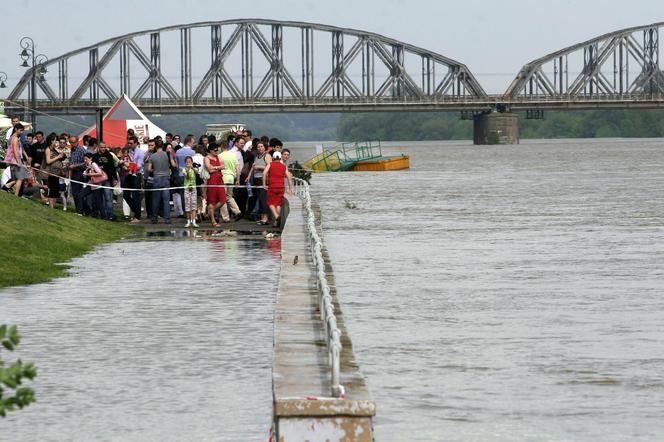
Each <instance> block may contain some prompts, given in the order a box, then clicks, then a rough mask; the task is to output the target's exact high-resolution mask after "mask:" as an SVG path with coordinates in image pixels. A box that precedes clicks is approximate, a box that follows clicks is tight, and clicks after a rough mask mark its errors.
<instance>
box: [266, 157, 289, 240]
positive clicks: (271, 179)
mask: <svg viewBox="0 0 664 442" xmlns="http://www.w3.org/2000/svg"><path fill="white" fill-rule="evenodd" d="M285 178H288V195H289V196H293V175H292V174H291V173H290V172H289V171H288V169H287V168H286V166H285V165H284V163H282V162H281V153H280V152H274V153H272V162H271V163H270V164H268V165H267V166H266V167H265V170H264V171H263V187H264V188H267V206H268V207H269V208H270V212H272V219H273V220H274V221H273V223H272V225H273V226H274V227H277V226H278V225H279V221H280V220H279V218H280V217H281V205H282V203H283V201H284V193H285V190H286V186H285V184H286V183H285ZM266 184H267V187H266Z"/></svg>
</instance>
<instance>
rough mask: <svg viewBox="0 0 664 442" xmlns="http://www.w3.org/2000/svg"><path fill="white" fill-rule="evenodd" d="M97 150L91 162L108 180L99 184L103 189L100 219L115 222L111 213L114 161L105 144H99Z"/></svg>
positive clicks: (114, 175)
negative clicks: (95, 164)
mask: <svg viewBox="0 0 664 442" xmlns="http://www.w3.org/2000/svg"><path fill="white" fill-rule="evenodd" d="M97 150H98V152H97V153H96V154H94V155H93V157H92V161H94V162H95V163H97V165H98V166H99V167H100V168H101V170H103V171H104V172H105V173H106V176H107V177H108V180H106V181H104V182H102V183H101V185H102V186H104V187H103V188H102V189H101V192H102V199H101V201H102V206H101V207H100V208H99V209H100V210H99V212H100V213H101V216H102V218H104V219H107V220H115V214H114V213H113V186H114V185H115V180H116V178H117V173H116V169H115V159H114V158H113V154H112V153H111V152H110V151H109V150H108V148H107V147H106V143H104V142H103V141H102V142H101V143H99V147H98V149H97Z"/></svg>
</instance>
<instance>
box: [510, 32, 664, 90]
mask: <svg viewBox="0 0 664 442" xmlns="http://www.w3.org/2000/svg"><path fill="white" fill-rule="evenodd" d="M663 29H664V22H659V23H654V24H651V25H646V26H638V27H632V28H626V29H622V30H619V31H615V32H611V33H608V34H605V35H602V36H600V37H597V38H594V39H592V40H588V41H585V42H583V43H579V44H575V45H573V46H569V47H567V48H564V49H561V50H559V51H556V52H553V53H551V54H549V55H546V56H544V57H542V58H538V59H537V60H534V61H532V62H530V63H527V64H526V65H524V66H523V68H521V71H520V72H519V74H518V75H517V77H516V78H515V79H514V81H513V82H512V84H511V85H510V86H509V88H508V89H507V91H506V93H505V97H506V98H507V99H508V100H514V99H526V100H527V99H531V98H532V99H542V98H544V99H546V98H558V99H563V100H566V101H568V102H574V101H576V100H584V101H589V100H590V101H594V100H602V99H606V98H611V99H614V100H617V101H625V102H631V101H633V99H634V97H638V98H639V99H644V98H648V99H651V100H655V101H658V102H661V101H662V96H663V95H664V75H663V73H662V70H661V68H660V62H659V60H660V56H661V55H662V47H661V46H660V44H659V36H660V32H661V31H662V30H663Z"/></svg>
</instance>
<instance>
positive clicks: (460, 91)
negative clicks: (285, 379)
mask: <svg viewBox="0 0 664 442" xmlns="http://www.w3.org/2000/svg"><path fill="white" fill-rule="evenodd" d="M663 27H664V22H660V23H654V24H651V25H647V26H639V27H633V28H627V29H623V30H619V31H615V32H611V33H608V34H605V35H602V36H600V37H597V38H594V39H591V40H588V41H585V42H583V43H579V44H576V45H573V46H570V47H567V48H564V49H561V50H559V51H556V52H553V53H551V54H549V55H546V56H544V57H542V58H538V59H536V60H534V61H532V62H530V63H527V64H526V65H524V66H523V68H522V69H521V70H520V72H519V73H518V75H517V76H516V78H515V79H514V81H513V82H512V83H511V85H510V86H509V88H508V89H507V91H506V92H505V93H504V94H502V95H487V94H486V93H485V91H484V89H483V88H482V86H481V85H480V84H479V82H478V81H477V80H476V79H475V77H474V76H473V74H472V73H471V72H470V70H469V69H468V68H467V67H466V66H465V65H464V64H462V63H460V62H458V61H455V60H452V59H450V58H447V57H445V56H443V55H440V54H437V53H435V52H432V51H429V50H426V49H423V48H419V47H416V46H413V45H409V44H406V43H403V42H400V41H397V40H394V39H391V38H388V37H384V36H381V35H378V34H374V33H370V32H363V31H358V30H354V29H345V28H339V27H334V26H327V25H321V24H315V23H303V22H282V21H274V20H263V19H238V20H227V21H218V22H203V23H193V24H186V25H178V26H169V27H164V28H160V29H154V30H148V31H141V32H136V33H132V34H126V35H123V36H120V37H116V38H112V39H108V40H105V41H102V42H100V43H98V44H95V45H92V46H88V47H85V48H81V49H78V50H75V51H72V52H69V53H67V54H64V55H62V56H59V57H56V58H53V59H51V60H49V61H47V62H45V63H43V64H38V65H37V66H35V67H33V68H31V69H29V70H28V71H26V72H25V74H24V75H23V77H22V78H21V79H20V80H19V83H18V84H17V85H16V87H15V88H14V89H13V90H12V92H11V93H10V95H9V96H8V98H7V100H6V105H7V107H8V108H10V109H12V110H18V109H27V108H30V107H31V105H32V104H33V103H34V107H35V108H36V109H37V110H38V111H43V112H66V113H90V112H91V111H92V110H93V109H95V108H99V107H108V106H110V105H111V104H112V103H114V102H115V100H117V99H118V98H119V97H120V96H121V95H122V94H127V95H128V96H130V98H131V99H132V100H133V101H134V102H135V103H136V104H137V105H138V106H139V107H140V108H141V109H142V110H144V111H145V112H148V113H188V112H200V113H213V112H243V113H246V112H284V111H286V112H304V111H323V112H340V111H369V110H385V111H395V110H409V111H425V110H460V111H467V112H471V113H472V112H486V111H490V110H499V111H504V110H518V109H568V108H577V109H588V108H629V107H640V108H655V107H664V75H663V73H662V70H661V69H660V65H659V60H660V54H661V48H660V45H659V34H660V30H661V29H662V28H663ZM193 60H196V63H193ZM45 71H46V75H42V74H43V73H44V72H45ZM33 79H34V85H35V88H34V89H35V90H34V91H32V88H31V85H32V81H33ZM33 92H34V93H35V95H34V97H33V95H32V94H33ZM33 98H34V102H33V101H32V99H33Z"/></svg>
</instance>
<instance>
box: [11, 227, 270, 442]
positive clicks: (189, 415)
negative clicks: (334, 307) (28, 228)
mask: <svg viewBox="0 0 664 442" xmlns="http://www.w3.org/2000/svg"><path fill="white" fill-rule="evenodd" d="M269 247H272V246H271V245H270V246H269ZM268 250H270V251H268ZM278 268H279V267H278V262H277V261H275V260H274V256H273V251H272V249H268V241H266V240H265V239H263V238H261V237H258V238H255V239H254V238H232V237H224V238H214V239H209V240H203V241H199V240H193V241H191V240H185V241H181V240H180V241H172V240H155V241H150V240H145V241H132V242H125V243H117V244H112V245H108V246H105V247H102V248H100V249H97V250H95V251H94V252H92V253H90V254H89V255H88V256H86V257H85V258H84V259H78V260H76V261H75V262H74V266H73V268H72V272H73V274H74V277H70V278H63V279H59V280H55V281H53V282H50V283H47V284H41V285H36V286H31V287H22V288H15V289H9V290H4V291H2V292H0V323H3V322H10V323H16V324H18V325H19V327H20V330H21V332H22V334H23V336H24V341H23V342H22V344H21V351H20V357H21V358H22V359H23V360H29V361H33V362H34V363H35V364H36V366H37V367H38V369H39V378H38V379H37V381H36V383H35V384H34V385H35V389H36V393H37V398H38V401H39V402H38V403H37V404H34V405H32V406H30V407H29V408H26V409H25V410H22V411H20V412H17V413H13V414H10V415H9V417H8V418H7V419H3V421H2V430H1V433H0V434H1V436H0V439H2V440H4V439H5V437H6V435H9V434H11V435H12V436H11V440H18V441H35V440H39V441H45V440H54V441H60V440H81V441H88V440H122V441H127V440H129V441H131V440H136V441H139V440H140V441H144V440H155V441H156V440H233V441H235V440H242V441H244V440H255V441H259V440H260V441H262V440H265V439H266V437H267V432H268V428H269V425H270V421H271V407H272V405H271V402H272V398H271V382H270V374H271V357H272V330H273V326H272V315H273V302H274V293H275V287H276V281H277V276H278ZM266 270H267V271H266Z"/></svg>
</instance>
